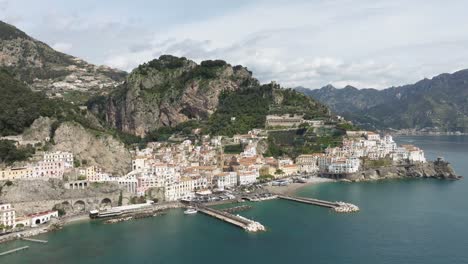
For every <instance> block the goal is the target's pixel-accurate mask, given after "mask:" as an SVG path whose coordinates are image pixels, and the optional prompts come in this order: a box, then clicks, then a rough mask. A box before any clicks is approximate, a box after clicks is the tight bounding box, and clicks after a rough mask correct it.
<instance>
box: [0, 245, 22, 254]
mask: <svg viewBox="0 0 468 264" xmlns="http://www.w3.org/2000/svg"><path fill="white" fill-rule="evenodd" d="M28 248H29V246H24V247H20V248H15V249H12V250H8V251H5V252H2V253H0V256H5V255H8V254H12V253H15V252H18V251H21V250H25V249H28Z"/></svg>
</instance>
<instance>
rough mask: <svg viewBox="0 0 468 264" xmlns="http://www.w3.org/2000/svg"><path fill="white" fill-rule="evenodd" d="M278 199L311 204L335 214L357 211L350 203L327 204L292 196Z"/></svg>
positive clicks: (317, 200) (322, 201)
mask: <svg viewBox="0 0 468 264" xmlns="http://www.w3.org/2000/svg"><path fill="white" fill-rule="evenodd" d="M278 198H280V199H283V200H288V201H294V202H299V203H305V204H312V205H317V206H322V207H326V208H330V209H333V210H334V211H335V212H337V213H354V212H358V211H359V207H358V206H356V205H354V204H350V203H344V202H329V201H324V200H319V199H313V198H305V197H294V196H287V195H278Z"/></svg>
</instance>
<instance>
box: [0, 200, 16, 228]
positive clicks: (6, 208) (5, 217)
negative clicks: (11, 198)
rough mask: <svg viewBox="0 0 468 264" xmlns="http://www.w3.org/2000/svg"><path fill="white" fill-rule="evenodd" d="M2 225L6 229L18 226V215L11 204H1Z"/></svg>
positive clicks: (0, 221) (0, 216)
mask: <svg viewBox="0 0 468 264" xmlns="http://www.w3.org/2000/svg"><path fill="white" fill-rule="evenodd" d="M0 225H3V226H4V227H6V226H10V227H14V226H15V225H16V214H15V210H14V209H13V208H12V207H11V204H0Z"/></svg>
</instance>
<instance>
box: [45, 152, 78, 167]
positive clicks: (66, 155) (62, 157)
mask: <svg viewBox="0 0 468 264" xmlns="http://www.w3.org/2000/svg"><path fill="white" fill-rule="evenodd" d="M44 162H46V163H57V162H63V165H64V166H65V168H73V153H70V152H62V151H56V152H46V153H44Z"/></svg>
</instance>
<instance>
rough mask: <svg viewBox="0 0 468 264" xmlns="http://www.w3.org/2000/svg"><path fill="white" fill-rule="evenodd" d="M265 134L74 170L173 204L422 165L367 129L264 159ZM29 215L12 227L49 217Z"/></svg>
mask: <svg viewBox="0 0 468 264" xmlns="http://www.w3.org/2000/svg"><path fill="white" fill-rule="evenodd" d="M275 118H276V117H275ZM284 118H286V117H284ZM290 118H299V117H290ZM301 118H302V117H301ZM267 121H273V119H271V118H270V119H267ZM274 122H280V123H281V122H290V123H288V124H293V123H294V122H304V121H303V119H301V120H289V121H278V120H277V119H275V121H274ZM275 124H277V123H272V125H275ZM295 124H296V123H295ZM263 132H264V131H263ZM263 132H262V131H261V130H253V131H251V132H249V133H248V134H246V135H236V136H234V137H233V138H229V139H225V138H222V137H209V136H205V137H203V139H202V140H200V141H199V142H196V143H194V142H192V141H190V140H185V141H183V142H181V143H168V142H164V143H163V142H151V143H149V144H148V145H147V148H145V149H141V150H140V149H137V150H135V151H134V153H133V154H134V158H133V160H132V164H131V166H132V167H131V171H130V172H129V173H128V174H127V175H125V176H120V177H116V176H113V175H111V174H109V173H106V172H105V171H103V170H102V169H101V168H99V167H97V166H89V167H85V168H78V169H75V172H77V174H78V175H80V176H81V180H85V181H87V182H115V183H117V184H118V185H119V186H120V187H121V188H122V189H124V190H126V191H127V192H129V193H131V194H133V195H135V196H145V195H146V194H147V193H148V192H149V191H153V190H154V191H155V192H157V193H158V194H161V195H162V196H163V197H164V200H166V201H175V200H180V199H190V198H192V197H194V196H195V195H196V194H204V193H210V192H211V191H212V190H225V189H230V188H235V187H237V186H247V185H251V184H254V183H256V182H258V181H259V178H260V177H262V176H263V177H265V178H271V177H274V178H280V177H288V176H294V175H301V174H308V175H310V174H317V173H325V174H326V173H328V174H347V173H355V172H358V171H359V170H360V169H361V166H362V161H363V160H365V159H368V160H380V159H387V160H391V161H392V162H396V163H397V162H401V161H405V162H426V159H425V157H424V152H423V151H422V150H421V149H419V148H417V147H415V146H412V145H402V146H397V144H396V143H395V142H394V140H393V138H392V137H391V136H389V135H385V136H381V135H379V134H377V133H374V132H369V131H348V132H347V135H346V137H345V139H344V140H343V142H342V144H341V146H339V147H329V148H327V149H326V150H325V152H324V153H314V154H304V155H300V156H298V157H296V159H295V160H293V159H291V158H289V157H280V158H273V157H264V156H263V155H262V154H261V153H257V149H258V143H259V142H260V141H261V140H262V139H265V135H264V133H263ZM226 144H241V146H243V149H242V152H241V153H236V154H228V153H225V152H224V147H226ZM73 164H74V162H73V154H72V153H68V152H48V153H44V155H43V158H42V160H41V161H39V162H37V163H34V164H30V165H28V166H25V167H21V168H6V169H3V170H1V171H0V180H15V179H44V180H45V179H49V178H58V179H62V178H63V175H64V172H65V171H66V170H69V169H72V168H73ZM0 212H1V214H0V216H1V217H2V218H0V219H1V220H2V221H3V223H5V224H6V225H9V226H11V225H12V223H13V222H11V221H12V217H13V218H14V211H13V215H12V209H11V207H8V208H7V207H6V205H5V206H3V207H0ZM54 214H55V213H54ZM28 217H29V218H28V219H30V220H24V221H25V222H22V221H23V220H16V222H15V223H22V224H23V225H24V226H33V225H35V224H36V220H37V218H38V217H39V218H41V217H42V218H41V219H46V218H50V217H52V216H51V212H44V213H40V214H39V215H36V216H34V215H31V216H28ZM38 223H40V221H39V222H38ZM13 225H14V224H13Z"/></svg>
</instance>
